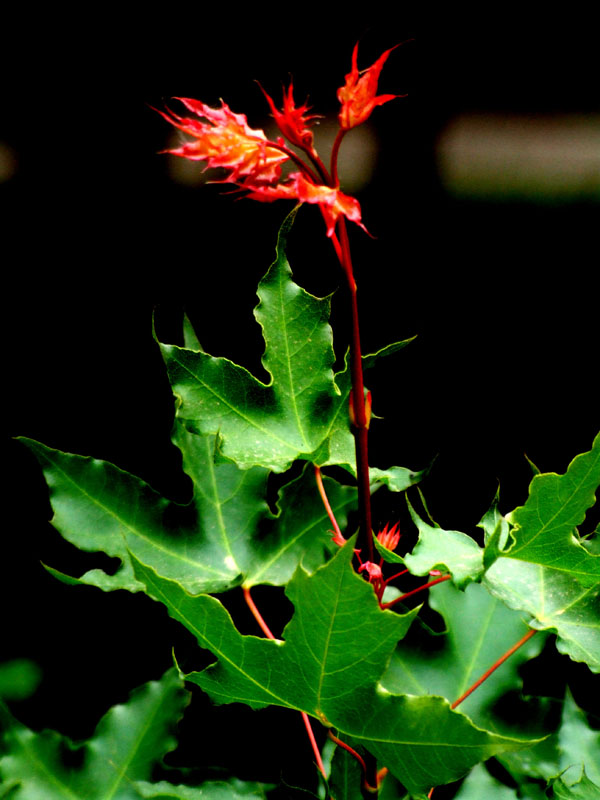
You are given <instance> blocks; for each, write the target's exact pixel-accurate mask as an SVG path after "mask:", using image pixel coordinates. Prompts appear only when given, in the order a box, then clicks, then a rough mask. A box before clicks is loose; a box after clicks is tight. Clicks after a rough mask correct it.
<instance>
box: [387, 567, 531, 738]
mask: <svg viewBox="0 0 600 800" xmlns="http://www.w3.org/2000/svg"><path fill="white" fill-rule="evenodd" d="M429 605H430V606H431V608H433V609H434V610H435V611H437V612H438V613H439V614H441V615H442V617H443V619H444V622H445V624H446V631H445V633H443V634H439V635H432V634H428V633H426V632H424V631H423V630H422V629H420V628H419V627H418V626H414V627H413V628H412V629H411V632H410V634H409V635H408V637H407V638H406V639H404V640H403V641H402V642H400V643H399V644H398V646H397V648H396V650H395V651H394V654H393V656H392V660H391V662H390V666H389V669H388V671H387V672H386V674H385V676H384V678H383V681H382V683H383V685H384V686H385V688H386V689H387V690H388V691H390V692H399V691H401V690H402V689H403V690H404V691H410V692H412V693H413V694H419V695H421V694H435V695H441V696H442V697H445V698H446V699H447V700H448V701H449V702H451V703H452V702H454V701H455V700H458V698H459V697H461V696H462V695H463V694H464V692H465V691H466V690H467V689H468V688H469V687H470V686H472V685H473V684H474V683H475V681H476V680H478V679H479V678H480V677H481V676H482V675H483V674H484V673H485V672H486V671H487V670H488V669H489V667H491V666H492V665H493V664H495V662H496V661H497V660H498V659H499V658H500V657H501V656H502V655H504V653H505V652H506V651H507V650H508V649H510V647H512V646H513V645H514V644H516V642H518V641H519V639H521V638H522V637H523V635H524V634H525V633H527V630H528V628H527V626H526V625H525V623H524V622H523V620H522V618H521V615H520V614H517V613H516V612H515V611H511V610H510V609H509V608H507V607H506V606H505V605H504V604H503V603H502V602H500V601H499V600H497V599H496V598H494V597H492V596H491V595H490V594H489V593H488V592H486V590H485V589H484V588H483V587H482V586H481V585H479V584H470V585H469V586H467V588H466V589H465V590H464V591H459V590H458V589H457V588H456V587H455V586H453V585H452V584H451V583H450V582H447V583H443V584H440V585H439V586H436V587H435V589H434V590H432V591H431V592H430V597H429ZM542 644H543V637H541V639H537V637H534V638H533V639H531V640H530V641H529V642H527V643H526V644H525V645H523V647H521V648H520V649H519V650H517V652H516V653H514V654H513V655H512V656H511V658H510V659H509V660H508V661H507V662H506V663H505V664H503V665H502V667H500V668H499V669H497V670H496V671H495V672H493V673H492V674H491V675H490V677H489V678H488V679H487V680H486V681H484V682H483V683H482V684H481V685H480V686H479V687H478V688H477V690H476V691H475V692H473V694H471V695H470V696H469V697H467V698H466V700H464V701H463V702H462V703H461V704H460V708H461V711H463V712H464V713H465V714H467V715H468V716H469V717H471V719H472V720H473V721H474V722H475V723H476V724H477V725H479V726H481V727H486V728H488V729H492V730H493V729H495V728H496V720H495V718H494V714H493V710H494V706H495V704H496V703H497V702H498V700H499V698H500V697H502V695H504V694H506V693H507V692H509V691H519V690H520V689H521V685H522V681H521V679H520V678H519V674H518V668H519V666H520V665H521V664H522V663H523V662H524V661H526V660H528V659H530V658H533V657H534V656H536V655H537V654H538V653H539V651H540V649H541V646H542ZM519 728H520V730H519ZM502 733H503V734H505V733H506V730H503V731H502ZM536 733H537V732H536ZM511 735H513V736H516V737H518V736H523V735H524V736H528V735H536V734H530V733H529V732H523V725H522V721H520V723H519V726H518V727H515V730H513V731H511Z"/></svg>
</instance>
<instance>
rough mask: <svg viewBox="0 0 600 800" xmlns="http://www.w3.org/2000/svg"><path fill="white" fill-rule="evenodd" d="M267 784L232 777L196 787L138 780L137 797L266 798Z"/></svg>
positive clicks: (178, 799)
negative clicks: (262, 784)
mask: <svg viewBox="0 0 600 800" xmlns="http://www.w3.org/2000/svg"><path fill="white" fill-rule="evenodd" d="M265 789H266V787H265V786H261V784H258V783H246V782H245V781H239V780H236V779H235V778H232V779H230V780H228V781H207V782H206V783H203V784H202V785H201V786H199V787H197V788H195V787H191V786H173V785H172V784H170V783H167V782H166V781H160V783H146V782H145V781H136V783H135V790H136V792H137V795H136V797H142V798H146V799H147V800H265V798H266V796H267V795H266V793H265Z"/></svg>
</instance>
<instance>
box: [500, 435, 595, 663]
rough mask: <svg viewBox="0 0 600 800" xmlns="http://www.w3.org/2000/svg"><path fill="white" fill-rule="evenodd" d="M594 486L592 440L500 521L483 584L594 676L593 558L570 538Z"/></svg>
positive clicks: (536, 484)
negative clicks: (503, 527) (504, 537)
mask: <svg viewBox="0 0 600 800" xmlns="http://www.w3.org/2000/svg"><path fill="white" fill-rule="evenodd" d="M599 483H600V435H599V436H597V437H596V439H595V441H594V446H593V448H592V450H590V451H589V452H587V453H583V454H581V455H579V456H577V457H576V458H575V459H574V460H573V461H572V462H571V464H570V465H569V468H568V470H567V472H566V473H565V474H564V475H555V474H539V475H536V476H535V477H534V478H533V480H532V482H531V486H530V491H529V498H528V500H527V502H526V503H525V505H524V506H521V507H520V508H517V509H516V510H515V511H513V512H512V514H510V515H509V516H508V521H509V523H511V524H512V526H513V527H512V528H511V530H510V538H511V539H512V543H511V544H509V546H508V548H506V549H501V547H500V545H499V541H500V540H498V541H493V537H492V538H491V539H490V540H489V541H488V549H489V548H490V547H493V549H494V552H493V557H492V558H491V559H486V563H488V564H489V563H490V562H492V563H491V566H490V567H489V569H488V570H487V572H486V574H485V577H484V583H485V586H486V587H487V588H488V589H489V591H490V592H492V593H493V594H494V595H495V596H496V597H499V598H500V599H501V600H502V601H503V602H505V603H506V604H507V605H508V606H509V607H510V608H514V609H517V610H520V611H526V612H527V613H529V614H531V616H532V617H533V619H532V620H531V621H530V622H529V624H530V625H531V627H534V628H538V629H539V630H553V631H556V633H557V635H558V642H557V647H558V649H559V650H560V652H562V653H567V654H568V655H569V656H570V657H571V658H572V659H573V660H575V661H584V662H585V663H587V664H588V666H589V667H590V669H591V670H593V671H594V672H598V671H600V556H598V555H593V554H592V553H590V552H589V551H588V550H587V549H586V547H584V546H583V545H582V544H581V542H580V541H579V540H578V539H576V538H575V536H574V535H573V531H574V530H575V528H576V526H577V525H580V524H581V523H582V522H583V520H584V518H585V514H586V511H587V509H588V508H590V507H591V506H592V505H593V503H594V499H595V498H594V491H595V489H596V487H597V486H598V484H599Z"/></svg>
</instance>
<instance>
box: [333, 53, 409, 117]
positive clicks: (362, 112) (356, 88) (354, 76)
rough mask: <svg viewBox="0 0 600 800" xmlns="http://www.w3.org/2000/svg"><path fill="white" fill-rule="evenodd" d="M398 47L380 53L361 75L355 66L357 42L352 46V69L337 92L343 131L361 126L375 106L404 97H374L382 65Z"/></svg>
mask: <svg viewBox="0 0 600 800" xmlns="http://www.w3.org/2000/svg"><path fill="white" fill-rule="evenodd" d="M398 46H399V45H395V46H394V47H390V49H389V50H386V51H385V53H382V54H381V55H380V56H379V58H378V59H377V61H376V62H375V63H374V64H372V65H371V66H370V67H369V68H368V69H365V70H363V71H362V75H361V73H360V72H359V71H358V66H357V57H358V42H357V43H356V44H355V45H354V50H353V51H352V68H351V70H350V72H349V73H348V74H347V75H346V83H345V84H344V85H343V86H341V87H340V88H339V89H338V91H337V98H338V100H339V101H340V103H341V104H342V108H341V111H340V113H339V116H338V119H339V122H340V127H341V128H342V129H343V130H350V129H351V128H355V127H356V126H357V125H361V124H362V123H363V122H365V121H366V120H367V119H368V118H369V117H370V116H371V112H372V111H373V109H374V108H375V107H376V106H381V105H383V103H387V102H388V100H394V99H395V98H396V97H403V96H404V95H399V94H380V95H379V96H376V95H375V92H376V91H377V82H378V80H379V75H380V73H381V70H382V68H383V65H384V64H385V62H386V61H387V59H388V56H389V54H390V53H391V52H392V50H395V49H396V47H398Z"/></svg>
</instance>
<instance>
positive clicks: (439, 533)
mask: <svg viewBox="0 0 600 800" xmlns="http://www.w3.org/2000/svg"><path fill="white" fill-rule="evenodd" d="M407 504H408V510H409V512H410V515H411V517H412V520H413V522H414V523H415V525H416V527H417V530H418V531H419V539H418V541H417V543H416V545H415V546H414V547H413V549H412V552H410V553H408V554H407V555H405V556H399V555H398V554H397V553H394V552H392V551H391V550H388V549H387V548H385V547H383V546H382V545H381V544H380V543H379V542H378V541H377V540H376V539H375V546H376V548H377V550H378V551H379V554H380V555H381V556H382V557H383V559H384V560H385V561H387V562H388V563H393V564H405V565H406V567H407V569H409V570H410V572H411V573H412V574H413V575H428V574H429V573H430V571H431V570H440V571H442V572H449V573H450V574H451V575H452V582H453V583H454V585H455V586H458V587H459V588H461V589H462V588H464V587H465V586H466V585H467V584H469V583H471V582H472V581H475V580H478V579H479V578H480V577H481V575H482V573H483V569H484V565H483V550H482V548H481V547H479V545H478V544H477V542H475V541H474V540H473V539H471V537H470V536H467V535H466V534H465V533H461V532H460V531H447V530H444V529H443V528H440V527H439V525H430V524H429V523H427V522H425V520H423V519H421V517H420V516H419V515H418V514H417V513H416V511H415V510H414V508H413V507H412V505H411V504H410V502H408V500H407Z"/></svg>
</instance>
